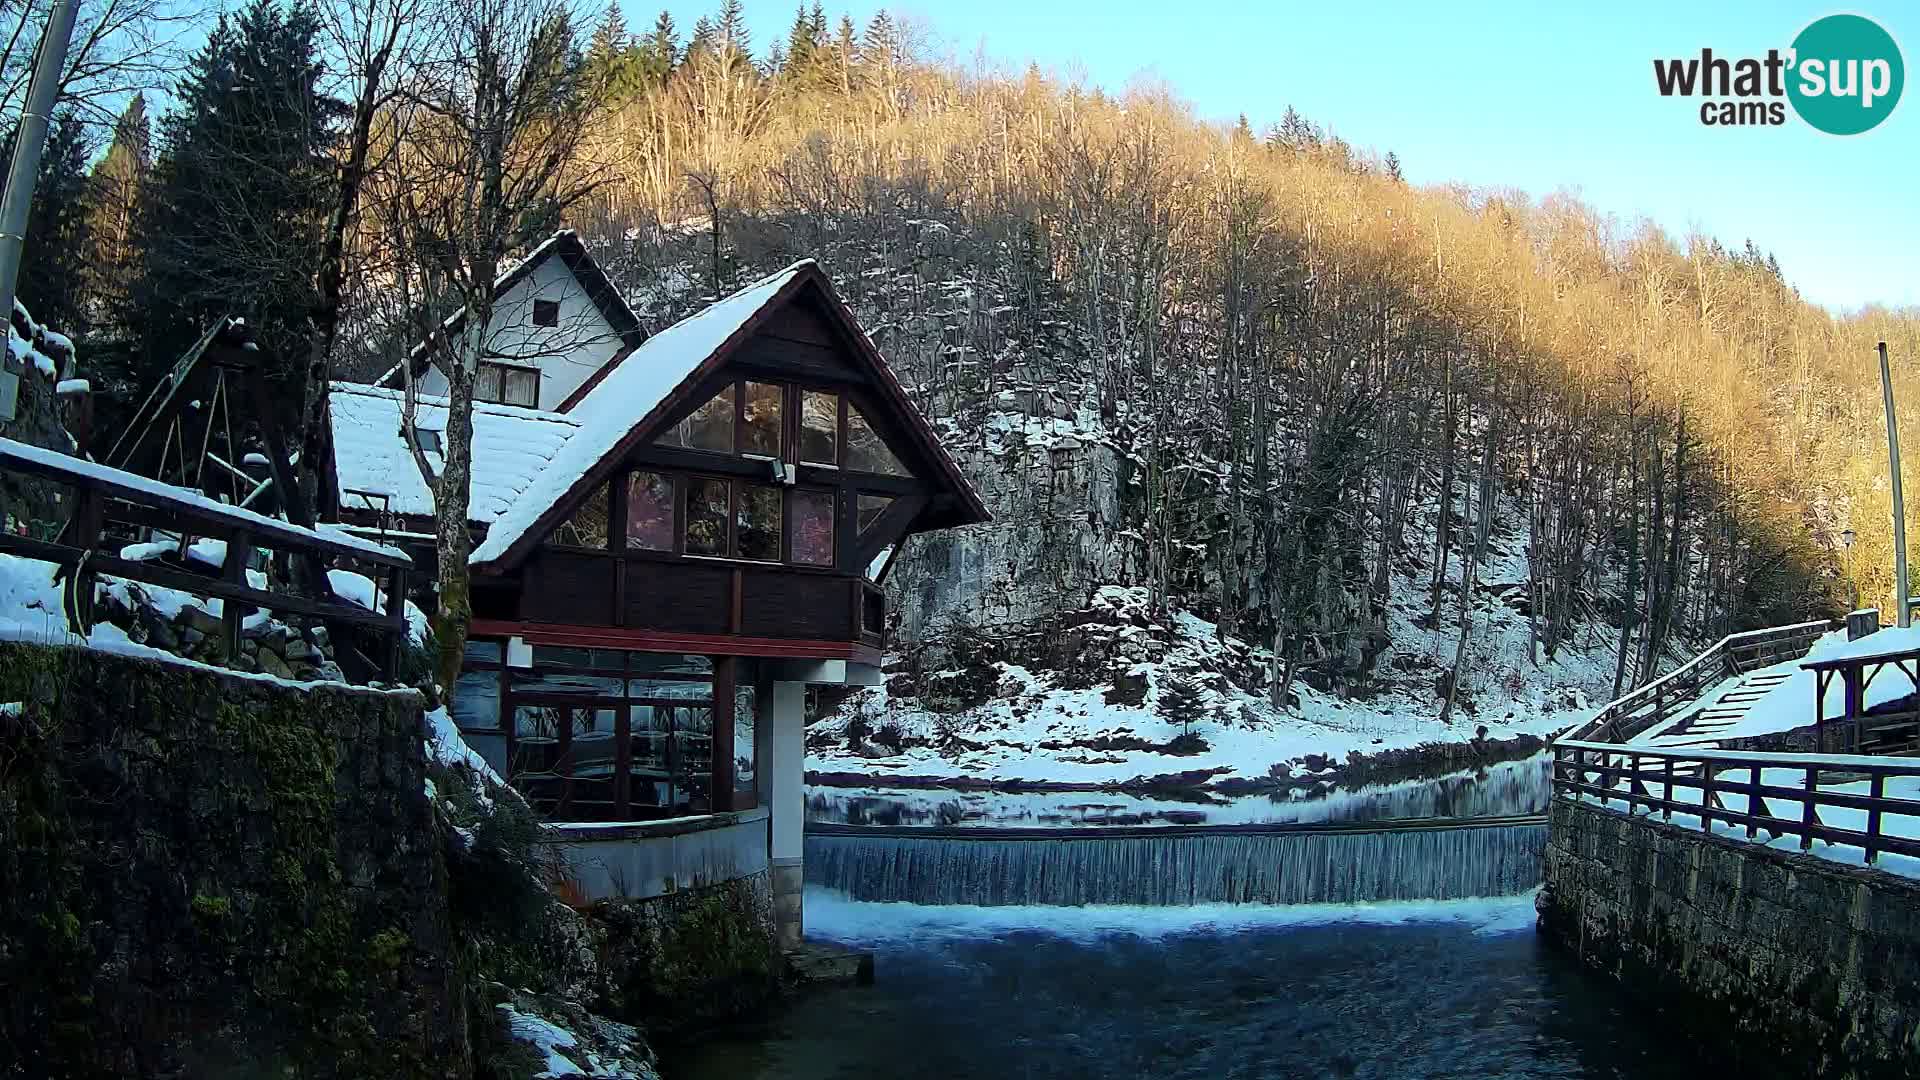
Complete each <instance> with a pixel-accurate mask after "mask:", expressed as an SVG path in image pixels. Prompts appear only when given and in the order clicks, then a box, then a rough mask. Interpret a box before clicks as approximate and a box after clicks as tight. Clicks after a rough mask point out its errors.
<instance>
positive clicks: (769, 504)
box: [739, 484, 781, 561]
mask: <svg viewBox="0 0 1920 1080" xmlns="http://www.w3.org/2000/svg"><path fill="white" fill-rule="evenodd" d="M780 494H781V492H780V489H779V488H777V487H769V486H768V485H766V484H743V485H741V487H740V520H739V528H740V534H739V536H740V540H739V547H740V551H739V555H740V557H741V558H743V559H768V560H772V561H778V560H779V558H780Z"/></svg>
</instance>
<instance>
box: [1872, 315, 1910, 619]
mask: <svg viewBox="0 0 1920 1080" xmlns="http://www.w3.org/2000/svg"><path fill="white" fill-rule="evenodd" d="M1880 396H1881V397H1882V398H1883V399H1884V400H1885V401H1886V406H1887V468H1888V470H1889V471H1890V473H1891V475H1892V479H1893V587H1894V588H1895V589H1896V590H1898V592H1897V594H1896V595H1895V596H1894V598H1893V602H1894V610H1895V611H1896V612H1898V619H1899V625H1900V626H1901V627H1903V628H1904V627H1907V626H1910V625H1912V623H1913V615H1912V613H1911V612H1909V611H1908V610H1907V599H1908V596H1909V595H1910V594H1909V593H1908V591H1907V503H1906V500H1905V499H1903V498H1901V497H1900V429H1899V427H1898V426H1896V425H1895V424H1894V422H1893V369H1892V368H1890V367H1888V366H1887V343H1886V342H1884V341H1883V342H1881V343H1880Z"/></svg>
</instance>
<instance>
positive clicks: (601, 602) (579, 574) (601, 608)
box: [520, 550, 613, 626]
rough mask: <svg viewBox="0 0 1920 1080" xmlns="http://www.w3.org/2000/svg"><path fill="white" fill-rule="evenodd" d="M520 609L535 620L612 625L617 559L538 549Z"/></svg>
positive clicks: (529, 569) (532, 559)
mask: <svg viewBox="0 0 1920 1080" xmlns="http://www.w3.org/2000/svg"><path fill="white" fill-rule="evenodd" d="M520 613H521V618H524V619H530V620H532V621H534V622H555V623H575V624H578V625H583V626H609V625H612V623H613V560H612V559H610V558H608V557H606V556H604V555H588V554H584V553H574V552H567V551H553V550H545V551H541V552H538V553H536V554H535V555H534V556H533V557H532V558H531V559H529V560H527V576H526V588H525V590H524V591H523V592H522V593H521V594H520Z"/></svg>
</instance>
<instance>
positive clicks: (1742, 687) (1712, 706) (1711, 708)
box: [1648, 668, 1793, 749]
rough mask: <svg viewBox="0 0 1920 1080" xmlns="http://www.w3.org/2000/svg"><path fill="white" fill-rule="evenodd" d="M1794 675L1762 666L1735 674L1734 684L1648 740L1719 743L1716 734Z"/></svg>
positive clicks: (1697, 745) (1673, 744) (1692, 745)
mask: <svg viewBox="0 0 1920 1080" xmlns="http://www.w3.org/2000/svg"><path fill="white" fill-rule="evenodd" d="M1792 677H1793V672H1791V671H1781V670H1779V669H1777V668H1767V669H1762V670H1759V671H1756V672H1753V673H1751V674H1746V675H1741V676H1738V677H1737V678H1736V681H1735V682H1734V684H1733V686H1732V687H1730V688H1728V689H1727V690H1726V691H1725V692H1723V693H1721V694H1719V695H1717V696H1715V697H1712V698H1711V699H1709V702H1708V703H1707V704H1706V705H1703V706H1702V707H1701V708H1700V709H1699V710H1698V711H1697V712H1694V713H1692V714H1691V715H1688V716H1686V717H1683V718H1681V720H1680V721H1679V723H1677V724H1675V725H1674V726H1673V727H1672V728H1671V729H1670V730H1668V731H1665V732H1662V733H1661V734H1659V735H1656V736H1654V737H1653V738H1652V739H1650V740H1648V743H1649V745H1652V746H1660V747H1667V748H1675V749H1678V748H1686V749H1705V748H1714V747H1717V746H1718V745H1719V739H1718V738H1716V736H1717V735H1718V734H1719V733H1720V732H1723V731H1725V730H1727V729H1728V728H1731V727H1733V726H1734V725H1735V724H1738V723H1739V722H1740V721H1741V720H1743V719H1745V718H1746V715H1747V713H1748V712H1750V711H1751V710H1752V709H1753V706H1754V704H1755V703H1756V702H1758V701H1760V700H1762V699H1763V698H1765V697H1766V696H1767V695H1768V694H1770V693H1772V692H1773V690H1774V689H1775V688H1776V687H1778V686H1779V685H1780V684H1781V683H1783V682H1785V681H1787V680H1788V679H1790V678H1792Z"/></svg>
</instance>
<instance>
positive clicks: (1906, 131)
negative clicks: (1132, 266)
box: [622, 0, 1920, 310]
mask: <svg viewBox="0 0 1920 1080" xmlns="http://www.w3.org/2000/svg"><path fill="white" fill-rule="evenodd" d="M622 2H623V3H624V4H625V5H626V11H627V16H628V22H629V25H631V26H632V27H633V28H634V29H635V30H642V29H644V28H646V27H647V26H650V25H651V24H652V22H653V19H654V16H655V14H656V13H657V11H658V10H660V7H661V6H662V5H660V4H659V3H658V2H657V0H622ZM664 6H665V8H666V9H667V10H669V11H671V12H672V13H673V16H674V19H675V21H676V22H677V23H678V24H679V26H680V27H681V30H682V33H683V35H684V34H685V32H686V31H687V30H689V29H690V28H691V27H692V25H693V23H694V20H696V19H698V18H699V17H700V16H701V15H703V14H710V13H711V12H712V11H713V10H714V9H715V8H717V7H718V6H719V5H718V2H717V0H715V2H712V3H680V2H674V3H668V4H665V5H664ZM881 6H886V7H887V8H888V9H889V10H890V11H894V12H896V13H902V14H905V15H907V16H909V17H910V18H912V19H913V20H915V21H917V22H918V23H919V24H920V25H921V26H922V27H923V28H924V29H925V30H927V31H928V32H929V33H930V36H931V38H932V41H933V44H934V45H935V47H936V48H938V49H939V50H940V51H942V52H945V53H948V54H950V55H952V56H954V57H956V58H958V59H962V60H965V61H969V62H970V61H971V60H972V59H973V57H974V56H975V55H976V53H982V52H984V54H985V56H986V57H987V58H988V59H989V60H990V61H991V62H993V63H996V64H998V65H1000V66H1003V67H1007V68H1020V67H1024V66H1025V64H1026V62H1027V61H1028V60H1035V61H1038V62H1039V64H1040V65H1041V67H1043V68H1046V69H1048V70H1051V71H1054V72H1056V73H1058V74H1062V75H1076V74H1077V75H1081V76H1084V77H1085V78H1086V79H1087V80H1088V81H1090V82H1092V83H1096V84H1098V85H1101V86H1104V87H1108V88H1110V89H1121V88H1124V87H1125V85H1126V84H1127V82H1128V81H1129V80H1130V79H1132V78H1133V77H1134V76H1136V75H1141V74H1144V75H1147V76H1149V77H1152V78H1156V79H1158V80H1160V81H1162V82H1164V83H1166V84H1167V85H1168V86H1170V87H1171V88H1172V89H1173V90H1174V92H1175V93H1177V94H1178V95H1180V96H1181V97H1184V98H1186V99H1187V100H1188V101H1190V102H1192V103H1193V105H1194V106H1195V108H1196V109H1197V110H1198V111H1199V113H1200V114H1201V115H1202V116H1205V117H1208V118H1210V119H1217V120H1222V121H1230V120H1232V119H1233V118H1234V117H1235V116H1236V115H1237V114H1239V113H1241V112H1245V113H1246V114H1247V116H1248V118H1249V119H1250V120H1251V121H1252V122H1253V124H1254V126H1255V128H1256V130H1257V129H1259V128H1261V127H1264V126H1265V125H1266V124H1267V123H1269V122H1271V121H1274V120H1277V119H1279V117H1280V114H1281V113H1282V112H1283V111H1284V110H1285V108H1286V107H1287V106H1288V105H1289V104H1291V105H1293V106H1294V107H1295V108H1297V109H1299V110H1300V111H1301V112H1302V113H1303V114H1305V115H1306V116H1308V117H1309V118H1311V119H1313V120H1315V121H1317V122H1319V123H1321V124H1322V125H1325V126H1327V127H1330V128H1332V129H1333V130H1334V131H1336V132H1337V133H1339V134H1340V135H1342V136H1343V137H1345V138H1346V139H1347V140H1348V141H1350V142H1353V143H1355V144H1356V145H1359V146H1363V147H1370V148H1373V149H1375V150H1378V151H1381V152H1385V151H1387V150H1392V151H1394V152H1395V153H1397V154H1399V156H1400V158H1401V161H1402V162H1403V165H1404V168H1405V171H1406V174H1407V177H1408V179H1409V180H1410V181H1412V182H1414V183H1417V184H1440V183H1449V182H1464V183H1468V184H1472V185H1476V186H1498V187H1513V188H1519V189H1521V190H1523V191H1526V192H1528V193H1530V194H1533V195H1536V196H1539V195H1545V194H1548V193H1551V192H1553V191H1556V190H1561V189H1567V190H1572V191H1575V192H1577V193H1578V194H1579V195H1580V197H1581V198H1582V199H1584V200H1585V201H1587V202H1588V203H1590V204H1592V205H1593V206H1595V207H1597V208H1599V209H1600V210H1601V211H1603V212H1605V213H1608V214H1611V215H1613V216H1615V217H1616V218H1618V219H1619V220H1620V222H1621V223H1622V225H1623V226H1630V225H1631V224H1632V222H1634V221H1635V220H1637V219H1639V218H1641V217H1650V218H1652V219H1653V220H1654V221H1656V222H1658V223H1659V224H1660V225H1662V226H1663V227H1665V228H1666V229H1667V230H1668V231H1669V232H1672V233H1674V234H1676V235H1680V234H1684V233H1686V232H1687V231H1689V230H1691V229H1693V228H1698V229H1700V230H1701V231H1704V232H1706V233H1708V234H1710V235H1713V236H1717V237H1719V238H1721V240H1722V241H1724V242H1727V243H1729V244H1731V245H1734V246H1738V245H1740V244H1741V243H1742V242H1743V241H1744V240H1745V239H1746V238H1748V237H1752V238H1753V240H1754V242H1755V243H1757V244H1759V245H1760V246H1761V247H1762V248H1763V249H1765V250H1768V251H1771V252H1773V253H1774V254H1775V255H1777V256H1778V258H1779V260H1780V263H1781V266H1782V268H1783V270H1784V271H1785V272H1786V275H1787V277H1788V279H1789V280H1790V281H1792V282H1793V283H1794V284H1795V285H1796V286H1798V287H1799V288H1800V289H1801V291H1802V292H1803V293H1804V294H1805V295H1806V296H1807V297H1808V298H1809V299H1811V300H1813V301H1815V302H1817V303H1821V304H1825V305H1827V306H1829V307H1831V308H1834V309H1836V310H1849V309H1852V308H1856V307H1858V306H1860V305H1862V304H1866V303H1870V302H1880V303H1886V304H1905V305H1920V209H1916V208H1915V205H1914V198H1915V192H1920V90H1913V89H1911V88H1909V90H1908V92H1906V93H1905V94H1904V95H1903V98H1902V101H1901V103H1900V105H1899V106H1898V107H1897V108H1896V109H1895V110H1894V112H1893V114H1892V115H1891V116H1889V117H1888V118H1887V120H1886V121H1884V122H1883V123H1881V124H1880V125H1879V126H1878V127H1876V128H1875V129H1874V130H1873V131H1871V132H1868V133H1867V134H1865V135H1860V136H1855V137H1852V138H1844V139H1843V138H1836V137H1833V136H1828V135H1823V134H1821V133H1819V132H1817V131H1815V130H1813V129H1812V128H1810V127H1808V126H1806V125H1805V124H1802V123H1800V122H1799V121H1798V119H1797V118H1790V119H1789V121H1788V123H1787V125H1786V126H1785V127H1756V128H1725V129H1716V128H1709V127H1705V126H1702V125H1701V123H1700V121H1699V116H1698V101H1697V100H1695V101H1693V102H1691V103H1689V102H1688V101H1685V100H1681V99H1678V98H1673V99H1662V98H1661V97H1660V96H1659V94H1658V93H1657V92H1656V91H1655V89H1654V82H1653V68H1652V61H1653V59H1654V58H1655V57H1679V56H1688V55H1693V56H1698V55H1699V52H1700V49H1701V48H1702V47H1703V46H1710V47H1712V48H1713V50H1714V52H1715V54H1716V55H1722V56H1730V57H1740V56H1759V55H1764V54H1765V52H1766V50H1767V49H1768V48H1769V47H1777V48H1782V49H1784V48H1786V47H1787V46H1788V45H1789V44H1790V43H1791V42H1792V40H1793V37H1794V35H1795V34H1797V33H1798V32H1799V30H1800V28H1801V27H1802V26H1804V25H1805V24H1807V23H1808V22H1810V21H1812V20H1813V19H1815V18H1818V17H1820V16H1822V15H1827V14H1831V13H1833V12H1835V11H1842V10H1852V11H1857V12H1858V13H1860V14H1864V15H1868V16H1870V17H1872V18H1874V19H1876V20H1877V21H1879V23H1880V24H1881V25H1882V26H1884V27H1886V28H1887V29H1888V30H1889V31H1890V32H1892V34H1893V36H1894V38H1895V39H1896V40H1897V41H1899V42H1901V44H1902V47H1903V50H1904V53H1905V58H1906V64H1907V67H1908V69H1909V72H1910V73H1911V71H1912V69H1913V68H1914V67H1915V66H1916V65H1920V52H1917V51H1916V50H1920V6H1914V5H1906V4H1890V3H1884V2H1882V3H1879V4H1877V5H1873V6H1865V7H1851V8H1849V7H1844V6H1842V7H1827V6H1818V5H1809V4H1793V3H1744V4H1737V5H1736V4H1723V5H1717V4H1692V3H1672V2H1668V3H1664V4H1661V3H1644V4H1633V3H1613V4H1607V5H1586V4H1556V5H1549V4H1532V3H1520V2H1516V0H1497V2H1492V3H1482V4H1475V5H1464V4H1459V5H1457V4H1441V3H1406V4H1386V3H1366V2H1360V0H1336V2H1324V0H1323V2H1320V3H1314V4H1291V3H1266V4H1257V3H1230V2H1225V0H1182V2H1180V3H1167V2H1165V0H1162V2H1158V3H1151V4H1149V3H1134V2H1110V3H1092V2H1084V0H966V2H965V3H954V4H943V3H928V2H926V0H918V2H914V3H903V4H887V5H881V4H875V3H867V2H861V3H854V4H839V5H836V4H833V3H828V4H827V10H828V12H829V16H830V18H833V19H834V20H836V21H837V19H838V16H839V14H840V12H841V11H843V10H844V11H847V12H849V13H850V14H852V15H853V17H854V20H855V23H856V24H857V25H860V26H864V25H865V23H866V20H867V19H868V18H869V17H870V16H871V15H872V13H873V12H874V10H875V9H876V8H878V7H881ZM793 7H794V5H793V4H792V3H791V2H788V0H747V4H746V10H747V15H748V21H749V25H750V26H751V28H752V31H753V36H754V44H755V51H756V54H757V53H759V51H760V50H761V49H762V48H763V47H764V46H765V45H766V44H767V43H768V42H769V41H771V40H772V39H773V38H774V37H775V36H784V34H785V33H786V28H787V26H788V25H789V24H790V23H791V21H792V18H793ZM1789 111H1790V110H1789Z"/></svg>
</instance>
